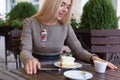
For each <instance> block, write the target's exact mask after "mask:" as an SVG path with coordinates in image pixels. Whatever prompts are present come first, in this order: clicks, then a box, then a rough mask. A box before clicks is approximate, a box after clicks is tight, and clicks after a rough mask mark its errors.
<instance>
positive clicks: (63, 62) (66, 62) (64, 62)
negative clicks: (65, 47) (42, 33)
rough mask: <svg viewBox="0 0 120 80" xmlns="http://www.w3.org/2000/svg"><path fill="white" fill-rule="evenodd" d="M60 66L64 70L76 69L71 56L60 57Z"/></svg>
mask: <svg viewBox="0 0 120 80" xmlns="http://www.w3.org/2000/svg"><path fill="white" fill-rule="evenodd" d="M60 66H62V67H65V68H67V67H68V68H69V67H76V63H75V58H74V57H72V56H61V59H60Z"/></svg>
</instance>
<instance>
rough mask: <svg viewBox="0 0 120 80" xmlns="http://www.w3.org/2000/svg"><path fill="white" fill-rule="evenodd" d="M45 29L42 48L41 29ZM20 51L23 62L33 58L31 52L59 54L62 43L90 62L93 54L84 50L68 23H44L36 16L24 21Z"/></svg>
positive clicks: (80, 57)
mask: <svg viewBox="0 0 120 80" xmlns="http://www.w3.org/2000/svg"><path fill="white" fill-rule="evenodd" d="M43 29H46V31H47V40H46V42H44V44H45V48H42V46H43V42H41V31H42V30H43ZM21 39H22V41H21V45H22V51H21V53H20V59H21V61H22V62H23V63H24V64H25V62H26V60H28V59H32V58H34V57H33V56H32V54H38V55H56V54H60V53H59V52H60V51H61V49H62V47H63V46H64V43H65V44H67V46H69V47H70V49H71V50H72V52H73V54H74V55H75V56H77V57H78V58H79V59H81V60H84V61H87V62H90V58H91V56H92V55H93V54H91V53H89V52H87V51H86V50H84V49H83V48H82V46H81V44H80V42H79V40H78V39H77V37H76V35H75V33H74V31H73V29H72V28H71V26H70V24H65V25H62V24H60V23H58V24H56V25H51V26H50V25H49V26H48V25H44V24H42V23H41V22H40V21H39V20H38V19H36V18H27V19H25V21H24V25H23V31H22V36H21Z"/></svg>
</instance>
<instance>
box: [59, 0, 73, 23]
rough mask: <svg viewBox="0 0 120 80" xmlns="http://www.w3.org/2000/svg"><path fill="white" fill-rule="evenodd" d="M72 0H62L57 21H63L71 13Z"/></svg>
mask: <svg viewBox="0 0 120 80" xmlns="http://www.w3.org/2000/svg"><path fill="white" fill-rule="evenodd" d="M70 5H71V0H62V3H61V5H60V6H59V9H58V12H57V20H58V21H59V20H61V19H62V18H63V17H64V16H65V15H66V14H67V13H68V11H69V8H70Z"/></svg>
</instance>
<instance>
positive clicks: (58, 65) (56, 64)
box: [54, 62, 82, 69]
mask: <svg viewBox="0 0 120 80" xmlns="http://www.w3.org/2000/svg"><path fill="white" fill-rule="evenodd" d="M75 64H76V66H70V67H62V66H60V62H55V63H54V65H55V66H56V67H60V68H66V69H74V68H80V67H82V64H80V63H77V62H75Z"/></svg>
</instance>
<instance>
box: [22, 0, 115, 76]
mask: <svg viewBox="0 0 120 80" xmlns="http://www.w3.org/2000/svg"><path fill="white" fill-rule="evenodd" d="M73 1H74V0H45V2H44V5H43V7H42V9H41V11H40V12H38V13H37V14H36V15H34V16H33V17H31V18H27V19H25V21H24V26H23V31H22V37H21V38H22V41H21V45H22V50H21V53H20V59H21V61H22V62H23V64H24V67H25V71H26V73H27V74H35V73H36V72H37V70H38V69H40V68H41V62H46V61H47V62H49V61H52V62H54V61H57V60H59V58H60V51H61V49H62V47H63V46H64V43H65V44H66V45H67V46H69V47H70V49H71V50H72V52H73V54H74V55H75V56H76V57H77V58H78V59H80V60H83V61H87V62H93V61H94V60H100V61H104V60H102V59H100V58H98V57H97V56H95V55H94V54H91V53H89V52H87V51H86V50H84V49H83V48H82V46H81V44H80V42H79V40H78V39H77V38H76V35H75V33H74V31H73V29H72V28H71V26H70V24H69V21H70V18H71V9H72V6H73ZM108 67H109V68H111V69H117V67H116V66H114V65H113V64H112V63H109V64H108Z"/></svg>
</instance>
